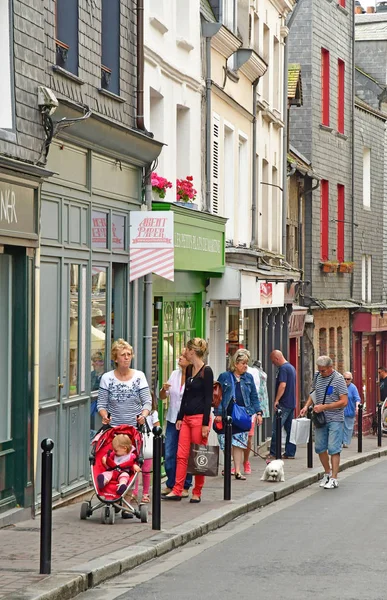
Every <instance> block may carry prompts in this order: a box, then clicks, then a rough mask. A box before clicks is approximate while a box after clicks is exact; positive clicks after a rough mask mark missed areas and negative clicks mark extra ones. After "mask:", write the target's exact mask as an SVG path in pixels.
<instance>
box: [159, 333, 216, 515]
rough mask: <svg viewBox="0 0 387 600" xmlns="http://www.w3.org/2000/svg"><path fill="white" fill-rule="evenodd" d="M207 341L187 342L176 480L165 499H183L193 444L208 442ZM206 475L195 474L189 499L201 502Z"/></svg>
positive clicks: (209, 373) (210, 384) (211, 382)
mask: <svg viewBox="0 0 387 600" xmlns="http://www.w3.org/2000/svg"><path fill="white" fill-rule="evenodd" d="M206 351H207V343H206V341H205V340H203V339H201V338H193V339H192V340H189V342H188V343H187V347H186V350H185V353H184V356H185V358H186V359H187V360H188V362H190V363H191V365H192V367H188V368H187V369H189V370H187V371H186V382H185V390H184V394H183V398H182V401H181V406H180V410H179V414H178V415H177V420H176V429H177V430H178V431H180V434H179V443H178V448H177V464H176V481H175V485H174V486H173V489H172V491H171V492H170V493H169V494H167V495H166V496H162V498H163V500H174V501H177V500H181V498H182V493H183V489H184V482H185V480H186V477H187V466H188V458H189V453H190V447H191V443H192V444H207V441H208V434H209V430H210V414H211V405H212V393H213V385H214V374H213V372H212V369H211V367H209V366H206V365H205V364H204V356H205V354H206ZM204 481H205V477H204V476H203V475H195V485H194V488H193V490H192V496H191V499H190V502H191V503H192V504H196V503H198V502H200V501H201V495H202V488H203V485H204Z"/></svg>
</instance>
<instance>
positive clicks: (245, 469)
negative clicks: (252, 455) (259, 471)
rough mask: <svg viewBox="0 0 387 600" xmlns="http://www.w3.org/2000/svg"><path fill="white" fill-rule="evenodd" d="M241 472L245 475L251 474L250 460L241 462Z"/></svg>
mask: <svg viewBox="0 0 387 600" xmlns="http://www.w3.org/2000/svg"><path fill="white" fill-rule="evenodd" d="M243 472H244V474H245V475H251V465H250V461H248V460H247V461H246V462H245V463H243Z"/></svg>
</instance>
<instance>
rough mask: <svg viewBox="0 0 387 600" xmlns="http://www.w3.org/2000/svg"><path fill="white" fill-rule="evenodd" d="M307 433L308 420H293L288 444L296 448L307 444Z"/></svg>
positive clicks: (308, 428) (304, 418)
mask: <svg viewBox="0 0 387 600" xmlns="http://www.w3.org/2000/svg"><path fill="white" fill-rule="evenodd" d="M309 432H310V419H307V418H306V417H301V418H299V419H293V421H292V429H291V431H290V438H289V442H290V443H291V444H295V445H296V446H298V445H300V444H307V443H308V442H309Z"/></svg>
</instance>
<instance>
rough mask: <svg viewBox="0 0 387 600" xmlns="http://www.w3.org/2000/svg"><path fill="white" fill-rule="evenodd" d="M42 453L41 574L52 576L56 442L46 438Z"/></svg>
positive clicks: (41, 445)
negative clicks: (53, 455)
mask: <svg viewBox="0 0 387 600" xmlns="http://www.w3.org/2000/svg"><path fill="white" fill-rule="evenodd" d="M40 447H41V449H42V450H43V452H42V482H41V498H40V502H41V515H40V571H39V572H40V574H41V575H50V574H51V538H52V449H53V447H54V442H53V441H52V440H51V439H50V438H46V439H45V440H43V441H42V443H41V444H40Z"/></svg>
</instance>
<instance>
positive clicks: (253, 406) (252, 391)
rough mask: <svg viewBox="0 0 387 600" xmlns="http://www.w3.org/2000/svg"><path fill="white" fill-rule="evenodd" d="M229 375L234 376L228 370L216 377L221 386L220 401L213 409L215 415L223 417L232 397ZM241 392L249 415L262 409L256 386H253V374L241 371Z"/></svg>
mask: <svg viewBox="0 0 387 600" xmlns="http://www.w3.org/2000/svg"><path fill="white" fill-rule="evenodd" d="M231 377H234V375H233V374H232V373H230V372H229V371H225V372H224V373H221V374H220V375H219V377H218V381H219V383H220V385H221V386H222V402H221V403H220V404H219V406H218V408H215V409H214V415H215V416H216V417H218V416H220V417H223V416H225V415H226V414H227V408H228V405H229V404H230V402H231V400H232V397H233V394H232V383H231ZM241 392H242V397H243V401H244V403H245V407H246V412H247V413H248V414H249V415H254V414H255V413H257V412H259V411H260V410H262V409H261V405H260V403H259V399H258V394H257V388H256V387H255V383H254V379H253V376H252V375H250V373H243V375H241Z"/></svg>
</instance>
